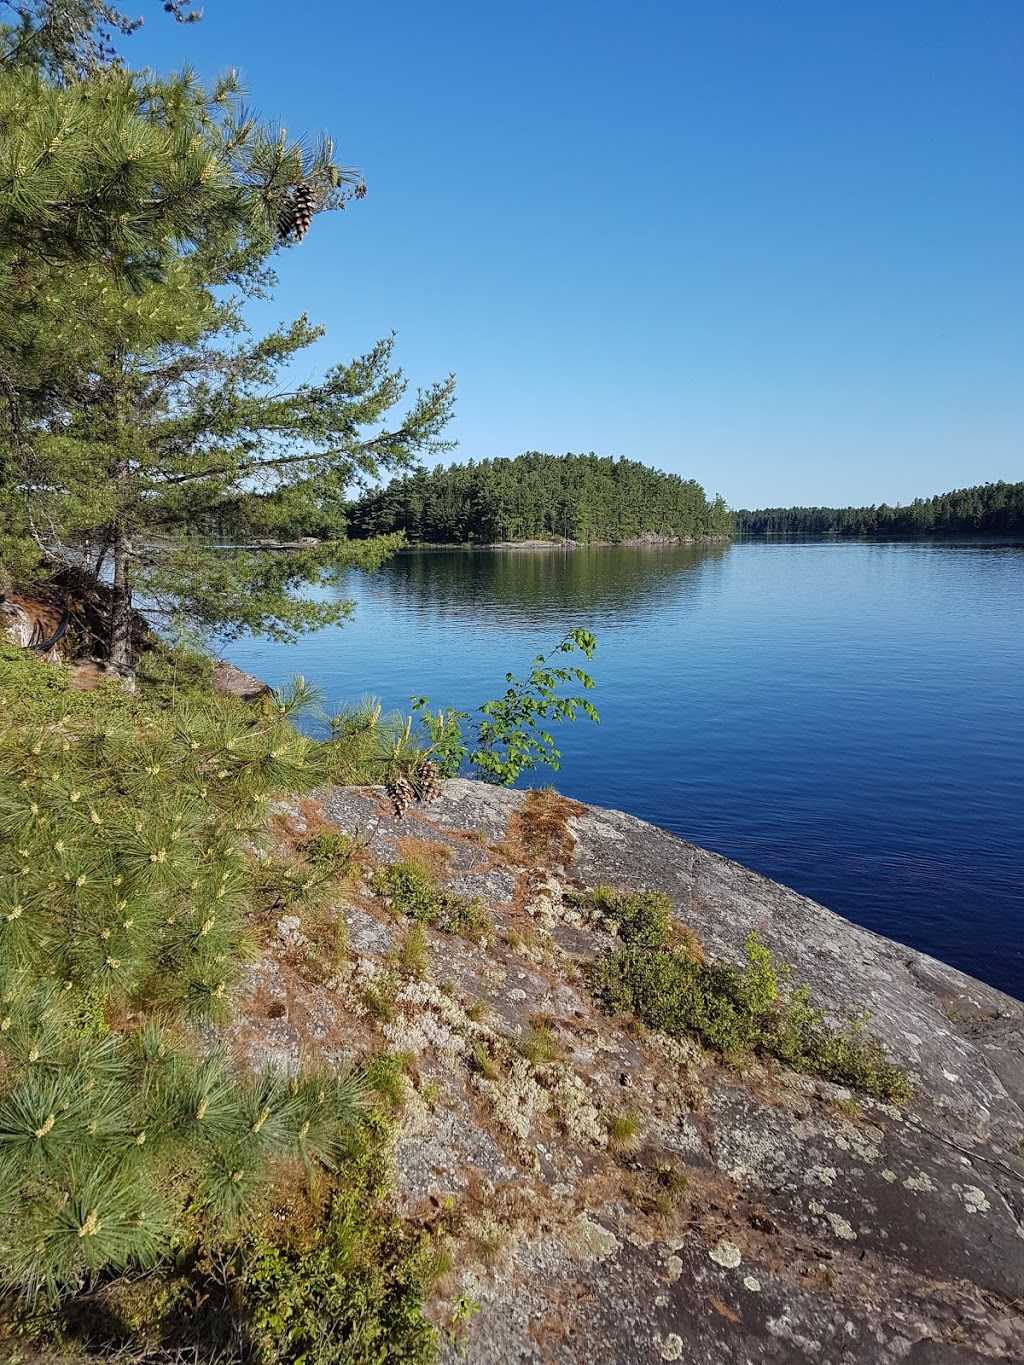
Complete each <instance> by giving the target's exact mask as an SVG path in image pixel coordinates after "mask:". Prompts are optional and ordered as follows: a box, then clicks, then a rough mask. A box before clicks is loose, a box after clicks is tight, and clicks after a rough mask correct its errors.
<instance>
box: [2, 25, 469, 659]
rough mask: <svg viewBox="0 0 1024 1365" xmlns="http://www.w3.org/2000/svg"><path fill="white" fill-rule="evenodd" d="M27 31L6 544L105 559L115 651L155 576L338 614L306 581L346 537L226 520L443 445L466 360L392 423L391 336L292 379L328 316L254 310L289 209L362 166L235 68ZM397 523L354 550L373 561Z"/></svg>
mask: <svg viewBox="0 0 1024 1365" xmlns="http://www.w3.org/2000/svg"><path fill="white" fill-rule="evenodd" d="M81 3H82V5H84V6H85V8H86V9H96V8H97V6H92V5H91V4H90V3H89V0H81ZM45 7H46V6H44V8H45ZM49 8H58V9H59V8H60V6H49ZM99 8H102V7H99ZM18 37H19V35H13V36H12V35H11V34H10V33H9V34H8V35H7V44H8V47H7V57H6V60H2V59H0V518H2V522H0V537H2V541H3V543H2V545H0V552H2V553H3V555H4V557H5V558H6V559H8V561H10V562H12V563H14V564H18V565H22V566H27V565H31V564H32V560H33V551H34V558H35V561H36V567H38V565H39V564H40V563H42V564H44V565H48V566H50V567H52V566H53V565H54V564H57V565H60V564H69V563H70V564H77V565H81V566H84V567H85V568H87V569H88V570H89V571H90V572H91V573H92V574H94V575H95V577H96V578H97V579H104V578H107V579H109V580H110V582H111V583H112V590H113V595H112V606H111V611H110V618H111V619H110V639H109V643H108V654H109V657H110V659H111V661H112V662H114V663H115V664H117V665H119V666H122V667H130V666H131V664H132V630H131V622H132V604H133V599H134V597H135V596H136V595H137V594H138V593H140V592H144V593H145V594H146V595H147V597H148V598H149V599H150V600H151V602H153V603H154V604H155V607H154V609H155V610H159V611H162V612H164V613H167V614H169V615H172V616H175V617H176V618H179V619H182V618H184V619H187V620H190V621H191V622H192V623H194V624H196V625H199V626H210V625H225V624H226V625H229V626H230V627H231V628H233V629H236V630H237V629H269V630H271V631H277V632H279V633H287V632H289V631H290V630H294V629H301V628H309V627H311V626H316V625H321V624H325V623H326V622H328V621H330V620H337V619H339V618H340V617H341V616H342V615H343V614H344V613H345V610H346V607H345V604H337V605H331V606H328V605H325V604H316V605H314V604H311V603H308V602H303V601H302V600H301V599H298V598H296V597H295V595H294V592H293V589H294V587H295V586H296V584H298V583H301V582H303V581H311V580H313V579H316V578H317V577H319V575H320V573H321V572H322V569H323V566H324V563H325V561H326V560H327V559H328V558H331V557H333V558H335V559H337V558H339V557H341V556H342V555H344V553H345V551H344V550H342V551H338V550H337V549H336V548H333V547H332V548H330V549H327V550H323V551H321V552H319V553H313V552H310V551H306V552H304V553H301V554H296V555H286V554H283V553H280V554H279V553H274V554H273V555H268V554H266V553H257V552H249V553H246V552H242V551H234V552H231V553H224V554H222V553H219V552H217V551H215V550H213V549H211V548H210V544H209V535H210V532H212V531H213V530H214V529H215V528H216V526H217V525H218V524H219V525H220V526H221V527H224V528H228V529H230V528H234V527H238V528H244V530H245V532H246V535H247V538H248V539H249V540H253V539H254V538H255V537H256V536H257V535H258V534H259V532H260V530H261V529H263V530H265V531H266V532H268V533H269V534H270V535H271V536H273V534H274V527H275V525H276V524H277V523H278V522H279V520H280V518H281V516H282V514H283V512H285V511H287V512H288V513H289V514H291V515H294V514H295V513H296V512H299V511H301V510H302V509H303V508H309V507H314V506H315V505H316V499H317V498H318V497H321V496H323V494H324V493H325V492H326V491H329V490H330V489H332V488H333V489H337V490H339V491H341V492H343V491H344V489H345V486H346V485H347V484H348V482H349V481H350V480H351V479H352V478H353V477H357V476H363V477H365V476H370V475H373V474H376V473H377V472H378V471H379V470H381V469H394V468H398V467H401V466H402V465H403V464H406V463H408V462H410V461H411V460H412V458H413V456H414V455H415V454H416V453H417V452H418V451H422V450H428V449H432V448H438V441H437V438H438V433H439V432H440V430H441V428H442V427H443V425H444V423H445V421H446V420H447V418H448V416H449V413H450V410H451V404H452V381H451V379H450V378H449V379H448V380H447V381H444V382H442V383H440V384H436V385H434V386H432V387H431V388H429V389H428V390H427V391H426V392H424V393H421V394H420V395H418V397H417V399H416V401H415V402H413V404H412V406H411V407H410V409H409V411H408V412H407V413H406V414H405V415H404V416H403V417H402V418H401V419H400V420H399V421H397V422H396V423H395V424H394V425H393V427H392V428H391V429H387V427H386V416H387V414H388V412H389V411H390V410H391V409H392V408H393V407H394V406H395V405H396V404H397V403H398V402H399V401H400V400H401V397H402V394H403V392H404V390H405V383H404V380H403V377H402V374H401V372H400V371H398V370H396V369H394V367H393V365H392V353H393V338H387V339H385V340H384V341H382V342H379V343H378V344H377V345H376V346H374V347H373V348H372V349H371V350H370V351H369V352H367V354H365V355H364V356H362V357H360V358H358V359H357V360H355V361H354V362H352V363H351V364H349V365H341V366H336V367H334V368H333V369H331V370H329V371H328V372H327V373H326V374H325V375H324V377H323V378H322V379H321V380H319V381H314V382H307V383H303V384H299V385H296V386H294V387H293V388H291V389H289V388H288V387H287V386H286V384H285V383H284V377H283V373H282V372H283V371H285V370H286V369H287V367H288V366H289V364H290V363H291V362H292V360H293V359H294V358H295V356H296V355H297V354H298V353H299V352H301V351H303V350H304V349H305V348H307V347H308V346H310V345H312V344H313V342H315V341H316V340H317V339H318V338H319V336H320V335H321V329H319V328H317V327H314V326H313V325H311V324H310V323H309V321H308V319H307V318H306V317H302V318H300V319H298V320H297V321H295V322H293V323H292V324H290V325H288V326H284V327H282V328H281V329H279V330H278V331H276V332H274V333H273V334H271V335H270V336H266V337H262V338H253V337H252V336H250V334H249V333H248V331H247V329H246V327H245V323H244V318H243V306H244V303H245V301H246V299H248V298H250V297H252V296H254V295H256V296H263V297H266V296H267V295H268V293H269V291H270V290H271V288H272V286H273V283H274V276H273V273H272V271H271V269H270V261H271V257H272V255H273V253H274V252H275V251H276V250H277V249H279V248H280V247H281V246H282V245H283V242H282V239H281V228H282V223H283V222H284V219H287V221H288V224H289V233H290V235H291V237H292V238H294V239H295V240H299V239H301V237H302V236H304V235H305V233H306V231H307V230H308V228H309V222H310V219H311V217H312V214H313V212H314V210H315V211H316V212H320V211H322V210H324V209H329V208H337V207H343V206H344V204H345V203H346V202H347V201H348V200H349V199H351V198H354V197H361V196H362V193H363V186H362V182H361V180H360V179H359V177H358V176H357V175H356V173H355V172H353V171H350V170H345V169H342V168H340V167H338V166H337V165H336V164H335V162H334V156H333V147H332V145H331V143H330V140H329V139H327V138H322V139H320V140H319V141H318V142H316V143H315V144H314V145H313V146H312V147H311V148H307V147H306V146H304V144H303V143H301V142H299V141H296V140H294V139H289V138H288V136H287V134H286V133H285V131H284V130H274V129H271V128H269V127H267V126H265V125H263V124H261V123H259V122H258V121H257V120H256V119H254V118H253V117H252V116H251V115H249V114H248V113H247V111H246V110H245V107H244V105H243V104H242V103H241V97H240V92H239V90H238V88H237V83H236V82H235V80H234V79H233V78H231V77H229V78H226V79H225V80H223V81H221V82H219V83H218V84H217V85H216V86H214V87H213V88H212V89H209V90H207V89H205V88H204V87H203V86H202V84H201V83H200V82H199V81H198V80H197V79H196V77H195V76H194V75H193V74H191V73H189V72H185V73H182V74H180V75H176V76H171V77H168V78H154V77H151V76H148V75H146V76H143V75H136V74H133V73H131V72H129V71H126V70H124V69H122V68H121V67H120V66H118V65H111V64H103V63H102V62H98V61H97V60H96V59H95V54H93V60H92V63H91V66H90V64H89V63H88V62H86V61H84V60H83V62H82V63H80V64H81V65H84V66H88V67H89V69H88V71H87V74H85V75H80V76H74V77H72V78H69V77H68V75H67V70H68V66H69V64H70V65H73V62H72V61H71V58H70V57H69V56H68V53H67V51H63V53H61V52H58V53H56V54H53V53H51V54H50V56H49V58H48V59H47V60H46V61H44V60H43V58H42V57H40V55H39V53H38V52H36V51H34V50H33V48H32V45H31V44H30V43H24V42H19V41H16V39H17V38H18ZM61 63H63V65H62V66H61ZM57 66H61V71H62V72H63V74H61V75H55V74H53V69H54V68H55V67H57ZM382 427H384V429H383V430H381V428H382ZM367 432H370V433H372V434H366V433H367ZM261 493H262V494H264V495H265V494H268V493H270V494H272V495H273V496H272V497H270V498H267V497H263V498H260V497H259V496H257V495H258V494H261ZM392 543H393V542H387V541H385V542H383V543H381V544H378V545H376V546H371V547H360V548H359V550H358V551H355V552H349V553H350V555H351V556H352V557H355V558H358V559H359V562H363V563H372V562H374V560H375V559H377V560H379V558H380V556H381V555H382V554H383V553H386V552H387V551H388V549H389V548H390V545H391V544H392ZM367 550H368V553H367Z"/></svg>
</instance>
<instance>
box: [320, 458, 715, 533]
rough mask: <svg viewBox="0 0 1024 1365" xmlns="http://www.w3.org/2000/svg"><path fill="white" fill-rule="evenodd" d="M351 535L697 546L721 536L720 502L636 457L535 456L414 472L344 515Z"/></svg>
mask: <svg viewBox="0 0 1024 1365" xmlns="http://www.w3.org/2000/svg"><path fill="white" fill-rule="evenodd" d="M347 521H348V534H349V535H350V536H351V537H353V538H362V537H368V536H379V535H382V534H389V533H391V532H395V531H401V532H404V533H405V535H406V536H407V537H408V538H409V540H411V541H413V542H419V543H425V544H452V543H464V542H466V541H475V542H478V543H481V542H482V543H493V542H496V541H498V542H500V541H522V540H560V539H561V540H575V541H581V542H583V543H589V542H594V541H614V542H621V541H626V540H636V539H640V538H642V537H645V536H658V537H666V538H678V539H680V540H701V539H704V538H711V537H716V538H717V537H725V536H728V535H729V534H730V533H731V530H732V525H731V520H730V516H729V511H728V509H727V507H726V505H725V503H724V502H723V500H722V499H721V498H714V499H713V500H711V501H709V500H708V498H707V496H706V495H705V493H704V489H703V488H702V487H701V486H700V484H699V483H697V482H696V481H695V480H694V479H683V478H681V477H680V476H679V475H678V474H664V473H661V472H660V471H659V470H656V469H651V468H649V467H648V466H647V465H644V464H640V463H639V462H638V461H636V460H627V459H625V458H618V459H615V458H613V457H611V456H598V455H593V454H590V455H573V454H568V455H543V454H540V453H539V452H537V451H530V452H528V453H527V454H525V455H519V456H516V458H515V459H494V460H480V461H473V460H470V461H468V462H467V463H466V464H452V465H449V466H447V467H445V468H437V469H431V470H423V469H419V470H416V471H415V472H414V473H410V474H406V475H405V476H404V477H402V478H398V479H393V480H392V481H391V483H389V484H388V485H387V486H386V487H385V488H381V489H376V490H373V491H371V492H369V493H367V494H365V495H364V496H363V497H362V498H360V499H359V500H358V501H357V502H355V503H353V504H351V505H350V506H349V508H348V509H347Z"/></svg>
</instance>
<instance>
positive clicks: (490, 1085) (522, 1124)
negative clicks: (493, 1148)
mask: <svg viewBox="0 0 1024 1365" xmlns="http://www.w3.org/2000/svg"><path fill="white" fill-rule="evenodd" d="M476 1084H477V1088H478V1089H479V1091H480V1093H481V1094H482V1095H484V1096H486V1098H487V1099H488V1100H489V1101H490V1103H491V1108H492V1111H493V1113H494V1118H495V1121H496V1122H497V1123H498V1125H499V1126H500V1127H502V1128H504V1130H505V1131H506V1133H508V1134H509V1136H510V1137H513V1138H515V1140H516V1141H517V1142H518V1143H519V1144H520V1145H525V1144H526V1141H527V1139H528V1137H529V1136H530V1129H531V1127H532V1126H533V1119H534V1115H535V1114H537V1113H538V1112H540V1111H542V1110H544V1109H545V1108H546V1107H547V1104H548V1095H547V1092H546V1091H545V1090H543V1089H541V1087H540V1086H539V1085H538V1084H537V1082H536V1081H535V1080H534V1077H533V1068H532V1067H531V1066H530V1064H529V1062H528V1061H527V1060H526V1058H525V1057H519V1056H515V1055H512V1056H510V1057H509V1061H508V1069H507V1071H506V1073H505V1075H504V1076H501V1077H499V1078H498V1079H497V1080H493V1081H492V1080H490V1079H489V1078H488V1077H486V1076H481V1077H478V1078H477V1082H476Z"/></svg>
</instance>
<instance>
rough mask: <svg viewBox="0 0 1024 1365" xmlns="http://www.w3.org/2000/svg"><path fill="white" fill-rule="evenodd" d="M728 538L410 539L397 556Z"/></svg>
mask: <svg viewBox="0 0 1024 1365" xmlns="http://www.w3.org/2000/svg"><path fill="white" fill-rule="evenodd" d="M732 539H733V537H732V536H701V537H700V538H699V539H698V538H696V537H694V536H660V535H654V534H646V535H642V536H631V537H630V538H629V539H628V540H571V539H559V540H443V541H442V540H411V541H410V542H409V543H408V545H406V546H405V547H404V549H402V550H399V551H398V553H399V554H405V553H406V552H407V551H408V550H528V551H533V550H594V549H598V550H601V549H605V550H607V549H616V548H618V547H620V546H626V547H628V548H630V549H636V548H642V547H644V546H652V547H655V546H662V545H727V544H729V542H730V541H731V540H732Z"/></svg>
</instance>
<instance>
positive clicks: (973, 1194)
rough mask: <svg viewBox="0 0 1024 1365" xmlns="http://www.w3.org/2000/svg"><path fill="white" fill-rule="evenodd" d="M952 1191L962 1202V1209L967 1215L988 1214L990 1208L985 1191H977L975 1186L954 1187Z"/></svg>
mask: <svg viewBox="0 0 1024 1365" xmlns="http://www.w3.org/2000/svg"><path fill="white" fill-rule="evenodd" d="M953 1189H954V1190H955V1191H956V1193H957V1194H958V1195H959V1196H960V1198H961V1199H962V1200H963V1205H964V1208H965V1209H966V1210H967V1212H968V1213H988V1211H989V1209H990V1208H991V1207H992V1206H991V1204H990V1203H989V1202H988V1198H987V1197H986V1195H985V1191H984V1190H979V1189H978V1187H977V1185H954V1186H953Z"/></svg>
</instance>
